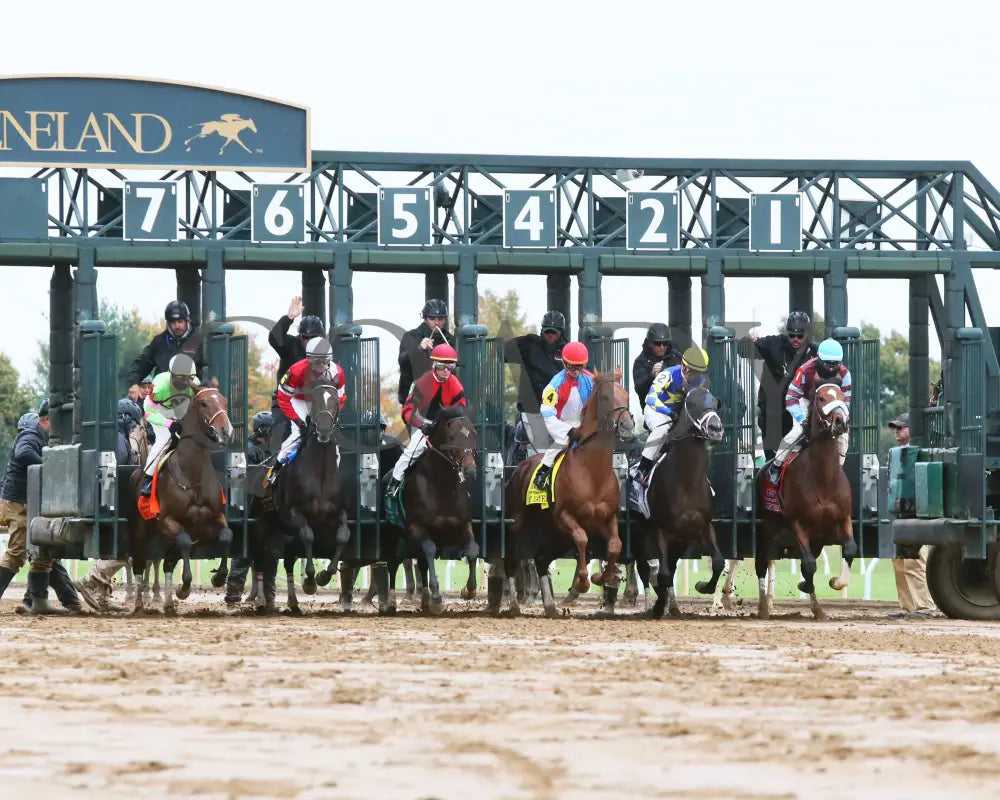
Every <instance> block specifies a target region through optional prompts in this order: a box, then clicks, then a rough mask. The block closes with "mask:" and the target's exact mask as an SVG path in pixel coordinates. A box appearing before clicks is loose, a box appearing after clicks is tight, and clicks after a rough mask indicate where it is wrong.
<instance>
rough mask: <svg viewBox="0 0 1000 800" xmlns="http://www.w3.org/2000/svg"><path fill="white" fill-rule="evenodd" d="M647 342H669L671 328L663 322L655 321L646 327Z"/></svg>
mask: <svg viewBox="0 0 1000 800" xmlns="http://www.w3.org/2000/svg"><path fill="white" fill-rule="evenodd" d="M646 341H647V342H669V341H670V328H668V327H667V326H666V325H665V324H664V323H662V322H654V323H653V324H652V325H650V326H649V328H647V329H646Z"/></svg>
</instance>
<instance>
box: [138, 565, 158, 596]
mask: <svg viewBox="0 0 1000 800" xmlns="http://www.w3.org/2000/svg"><path fill="white" fill-rule="evenodd" d="M154 563H155V562H153V561H147V562H146V566H145V568H144V569H143V570H142V584H141V591H143V592H144V593H145V597H143V598H142V599H143V600H144V601H148V600H150V596H149V573H150V571H151V570H152V569H153V564H154ZM157 580H159V578H157ZM157 591H159V588H157ZM155 600H156V601H157V602H158V601H159V597H157V598H156V599H155Z"/></svg>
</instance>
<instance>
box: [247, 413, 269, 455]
mask: <svg viewBox="0 0 1000 800" xmlns="http://www.w3.org/2000/svg"><path fill="white" fill-rule="evenodd" d="M273 423H274V417H273V416H272V415H271V412H270V411H258V412H257V413H256V414H254V415H253V420H252V423H251V424H252V425H253V431H252V433H251V434H250V441H248V442H247V463H248V464H262V463H263V462H265V461H266V460H267V457H268V452H267V447H268V441H269V440H270V438H271V426H272V425H273Z"/></svg>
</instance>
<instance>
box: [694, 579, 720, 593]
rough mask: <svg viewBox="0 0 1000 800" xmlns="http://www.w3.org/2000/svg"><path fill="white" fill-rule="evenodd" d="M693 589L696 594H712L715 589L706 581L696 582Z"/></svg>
mask: <svg viewBox="0 0 1000 800" xmlns="http://www.w3.org/2000/svg"><path fill="white" fill-rule="evenodd" d="M694 588H695V591H697V592H698V594H712V592H714V591H715V587H710V586H709V584H708V581H698V582H697V583H696V584H695V585H694Z"/></svg>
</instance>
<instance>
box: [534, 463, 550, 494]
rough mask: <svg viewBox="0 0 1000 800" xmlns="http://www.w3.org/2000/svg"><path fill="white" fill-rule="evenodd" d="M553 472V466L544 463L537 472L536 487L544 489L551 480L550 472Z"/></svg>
mask: <svg viewBox="0 0 1000 800" xmlns="http://www.w3.org/2000/svg"><path fill="white" fill-rule="evenodd" d="M550 472H552V467H550V466H549V465H548V464H542V465H541V466H540V467H539V468H538V472H537V473H535V488H536V489H544V488H545V485H546V484H547V483H548V482H549V473H550Z"/></svg>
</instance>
